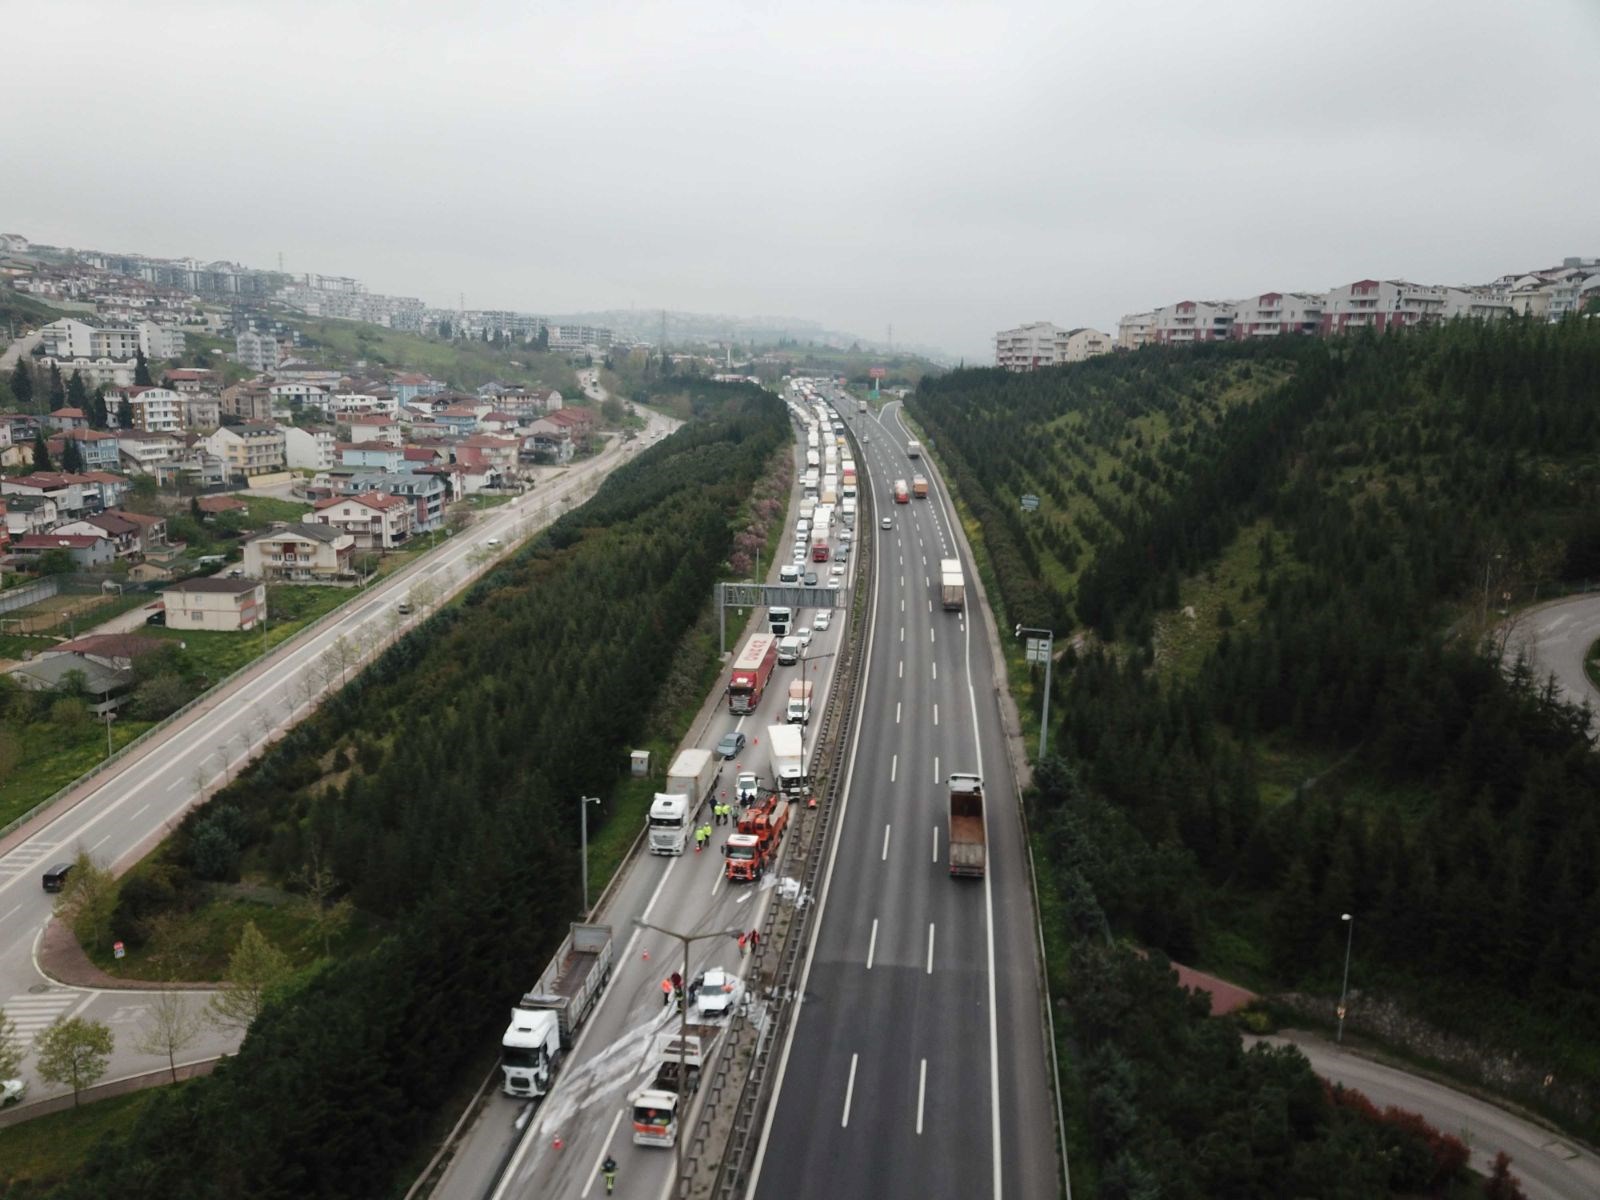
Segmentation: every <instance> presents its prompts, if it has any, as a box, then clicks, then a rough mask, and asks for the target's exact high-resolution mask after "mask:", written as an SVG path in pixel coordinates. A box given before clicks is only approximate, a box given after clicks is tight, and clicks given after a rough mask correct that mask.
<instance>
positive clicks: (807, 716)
mask: <svg viewBox="0 0 1600 1200" xmlns="http://www.w3.org/2000/svg"><path fill="white" fill-rule="evenodd" d="M811 687H812V684H811V680H809V679H796V680H792V681H791V682H790V684H789V708H788V710H787V712H786V713H785V715H784V720H785V721H787V722H788V723H789V724H790V725H804V724H806V723H807V722H808V721H810V720H811Z"/></svg>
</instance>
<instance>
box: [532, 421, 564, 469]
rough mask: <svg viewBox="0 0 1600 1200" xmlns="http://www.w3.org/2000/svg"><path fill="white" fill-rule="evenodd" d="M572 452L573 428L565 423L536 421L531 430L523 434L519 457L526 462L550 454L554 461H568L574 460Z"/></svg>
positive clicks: (551, 459)
mask: <svg viewBox="0 0 1600 1200" xmlns="http://www.w3.org/2000/svg"><path fill="white" fill-rule="evenodd" d="M572 452H573V444H572V430H570V429H568V428H567V427H566V426H564V425H555V424H549V425H546V424H544V423H542V422H541V421H535V422H534V423H533V425H532V426H531V427H530V430H529V432H526V433H524V434H523V435H522V449H521V451H520V453H519V457H520V458H521V459H522V460H523V461H524V462H538V461H539V460H540V458H541V456H548V458H549V459H550V461H552V462H556V463H567V462H571V461H572Z"/></svg>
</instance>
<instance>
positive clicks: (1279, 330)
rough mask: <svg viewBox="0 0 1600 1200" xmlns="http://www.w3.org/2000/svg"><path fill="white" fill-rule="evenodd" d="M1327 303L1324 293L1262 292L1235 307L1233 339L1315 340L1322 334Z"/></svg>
mask: <svg viewBox="0 0 1600 1200" xmlns="http://www.w3.org/2000/svg"><path fill="white" fill-rule="evenodd" d="M1327 302H1328V298H1327V296H1325V295H1324V294H1323V293H1321V292H1262V293H1261V295H1259V296H1252V297H1251V298H1250V299H1248V300H1241V301H1239V302H1238V303H1237V304H1235V305H1234V306H1233V331H1232V336H1233V337H1234V338H1236V339H1238V340H1240V341H1246V340H1248V339H1250V338H1258V337H1281V336H1282V335H1283V334H1286V333H1303V334H1306V335H1308V336H1312V337H1314V336H1316V335H1317V334H1318V333H1320V332H1321V331H1322V310H1323V308H1324V306H1325V305H1326V304H1327Z"/></svg>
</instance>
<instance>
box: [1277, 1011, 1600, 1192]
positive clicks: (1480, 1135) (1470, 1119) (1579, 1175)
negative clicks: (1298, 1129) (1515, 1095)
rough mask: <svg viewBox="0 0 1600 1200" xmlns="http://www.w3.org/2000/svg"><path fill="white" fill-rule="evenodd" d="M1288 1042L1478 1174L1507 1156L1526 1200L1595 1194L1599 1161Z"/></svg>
mask: <svg viewBox="0 0 1600 1200" xmlns="http://www.w3.org/2000/svg"><path fill="white" fill-rule="evenodd" d="M1260 1040H1261V1041H1264V1042H1268V1043H1270V1044H1273V1045H1280V1046H1281V1045H1285V1044H1292V1045H1293V1046H1294V1047H1295V1048H1296V1049H1298V1050H1299V1051H1300V1052H1301V1053H1302V1054H1304V1055H1305V1056H1306V1058H1307V1059H1309V1060H1310V1062H1311V1067H1312V1069H1313V1070H1314V1071H1316V1073H1317V1074H1318V1075H1321V1076H1323V1077H1324V1078H1326V1079H1330V1080H1332V1081H1333V1082H1335V1083H1342V1084H1343V1085H1344V1086H1346V1087H1350V1088H1355V1089H1357V1090H1358V1091H1361V1092H1363V1093H1365V1094H1366V1096H1367V1098H1368V1099H1369V1100H1371V1101H1372V1102H1373V1103H1374V1104H1377V1105H1378V1106H1379V1107H1380V1108H1384V1107H1388V1106H1389V1105H1391V1104H1392V1105H1395V1106H1396V1107H1399V1108H1402V1109H1405V1110H1406V1111H1408V1112H1415V1113H1421V1114H1422V1115H1423V1116H1424V1117H1426V1118H1427V1119H1428V1121H1430V1122H1431V1123H1432V1124H1434V1125H1436V1126H1438V1128H1440V1129H1442V1130H1444V1131H1445V1132H1446V1133H1453V1134H1455V1135H1456V1136H1458V1137H1460V1138H1461V1139H1462V1140H1464V1141H1465V1142H1466V1143H1467V1145H1468V1146H1469V1147H1470V1148H1471V1149H1472V1165H1473V1166H1474V1167H1475V1168H1476V1169H1478V1170H1480V1171H1483V1172H1485V1173H1487V1171H1488V1170H1489V1168H1490V1166H1491V1165H1492V1164H1493V1162H1494V1156H1495V1154H1496V1153H1497V1152H1498V1151H1501V1150H1504V1151H1505V1152H1506V1153H1507V1154H1509V1155H1510V1156H1511V1160H1512V1168H1511V1169H1512V1172H1513V1173H1514V1174H1515V1175H1517V1176H1518V1177H1519V1178H1520V1179H1521V1180H1522V1190H1523V1191H1524V1192H1526V1193H1527V1196H1528V1200H1594V1198H1595V1197H1596V1196H1600V1159H1597V1158H1596V1157H1595V1156H1594V1155H1593V1154H1590V1153H1588V1152H1586V1151H1581V1150H1579V1149H1578V1147H1576V1146H1575V1145H1573V1144H1572V1143H1571V1142H1569V1141H1566V1140H1565V1139H1563V1138H1561V1137H1559V1136H1557V1135H1556V1134H1553V1133H1550V1132H1549V1131H1548V1130H1545V1129H1542V1128H1540V1127H1539V1126H1537V1125H1534V1124H1533V1123H1531V1122H1529V1121H1524V1120H1522V1119H1521V1118H1519V1117H1515V1116H1513V1115H1512V1114H1510V1113H1508V1112H1506V1111H1505V1110H1504V1109H1500V1108H1496V1107H1495V1106H1494V1105H1492V1104H1488V1103H1486V1102H1484V1101H1482V1100H1478V1099H1475V1098H1474V1097H1472V1096H1468V1095H1466V1094H1464V1093H1462V1092H1458V1091H1455V1090H1454V1089H1453V1088H1449V1087H1446V1086H1444V1085H1443V1084H1439V1083H1434V1082H1433V1081H1432V1080H1428V1079H1419V1078H1418V1077H1417V1076H1415V1075H1408V1074H1406V1073H1405V1072H1404V1071H1397V1070H1395V1069H1394V1068H1393V1067H1386V1066H1383V1065H1382V1064H1380V1063H1375V1062H1372V1061H1370V1060H1368V1059H1365V1058H1360V1057H1358V1056H1356V1055H1353V1054H1350V1053H1347V1052H1346V1051H1344V1050H1341V1049H1340V1048H1339V1047H1338V1046H1335V1045H1331V1044H1329V1043H1328V1042H1325V1041H1323V1040H1322V1039H1321V1038H1315V1037H1311V1036H1309V1035H1304V1034H1297V1035H1296V1036H1295V1037H1294V1038H1293V1040H1292V1042H1290V1040H1289V1039H1286V1038H1281V1037H1269V1038H1262V1039H1260Z"/></svg>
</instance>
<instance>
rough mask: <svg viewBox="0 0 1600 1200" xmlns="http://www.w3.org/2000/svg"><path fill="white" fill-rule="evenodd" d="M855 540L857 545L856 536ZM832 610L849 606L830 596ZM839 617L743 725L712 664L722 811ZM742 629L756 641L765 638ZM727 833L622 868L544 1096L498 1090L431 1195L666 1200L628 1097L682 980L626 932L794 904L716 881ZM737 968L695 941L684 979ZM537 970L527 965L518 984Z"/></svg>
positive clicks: (778, 674)
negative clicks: (605, 974) (613, 953)
mask: <svg viewBox="0 0 1600 1200" xmlns="http://www.w3.org/2000/svg"><path fill="white" fill-rule="evenodd" d="M796 461H797V463H801V462H803V447H797V448H796ZM790 527H791V528H792V520H791V522H790ZM862 536H866V534H865V533H864V532H863V534H862ZM785 545H787V543H785ZM771 567H772V569H771V572H770V573H769V579H768V581H769V582H775V581H776V573H777V567H778V564H777V563H774V564H771ZM841 599H842V600H844V599H847V597H846V596H845V595H844V594H843V593H841ZM813 612H814V610H813V609H810V608H806V609H801V610H799V611H798V612H797V613H796V624H809V623H810V620H811V617H812V615H813ZM846 615H847V614H846V613H845V612H843V611H840V612H838V613H836V614H835V616H834V620H833V622H832V626H831V628H830V629H828V630H827V631H826V632H822V633H817V634H815V635H813V639H812V642H811V645H810V647H809V651H808V653H807V656H806V658H805V659H804V660H803V662H802V663H801V664H799V665H796V666H792V667H784V666H779V667H777V668H775V669H774V671H773V674H772V677H771V681H770V683H769V684H768V686H767V689H766V692H765V694H764V695H763V697H762V700H761V703H760V705H759V706H758V707H757V710H756V712H755V713H753V714H748V715H744V716H738V717H736V716H734V715H733V714H731V713H730V712H729V711H728V706H727V701H726V700H725V699H723V698H722V696H721V694H720V691H721V689H722V688H723V687H725V686H726V684H727V680H728V666H727V665H726V664H725V665H724V668H723V672H722V675H721V677H720V679H719V681H718V694H717V695H716V696H715V697H714V698H713V699H712V700H711V701H709V702H708V707H707V708H706V709H705V710H703V714H705V715H706V719H702V720H701V721H699V722H697V724H696V725H695V727H694V730H693V733H692V735H691V743H686V744H693V745H697V746H703V747H707V748H710V747H713V746H715V745H716V743H717V741H718V740H719V739H720V738H721V737H722V735H723V734H724V733H726V732H728V731H729V730H732V729H738V730H741V731H743V732H744V734H745V735H746V737H747V738H748V739H750V744H749V745H748V746H747V747H746V749H745V751H744V752H743V754H742V755H741V756H739V757H738V758H736V759H735V760H733V761H729V762H725V763H724V765H723V771H722V777H721V780H720V782H719V784H718V788H719V789H720V790H721V791H722V792H725V793H726V794H728V796H729V797H730V798H731V795H732V790H733V784H734V779H735V776H736V775H737V774H738V772H739V770H741V769H744V770H751V771H755V772H757V773H759V774H760V775H761V776H763V781H764V782H765V783H767V784H770V782H771V770H770V767H769V765H768V760H767V753H766V751H767V746H766V743H767V737H766V729H767V726H769V725H771V724H773V723H777V722H781V721H782V719H783V716H782V710H783V708H784V706H785V704H786V699H787V687H788V683H789V682H790V681H791V680H793V679H796V678H799V672H800V671H801V670H802V669H803V670H804V671H805V673H806V677H807V678H809V679H811V680H813V682H814V683H815V695H814V704H815V708H814V711H815V712H817V713H820V712H821V711H822V706H823V705H824V704H825V703H826V699H827V695H828V693H829V691H830V690H831V688H832V684H833V676H834V669H835V663H836V661H837V660H836V658H835V657H834V653H835V650H836V649H837V646H838V644H839V642H838V640H839V638H841V637H842V636H844V632H845V630H846V629H847V627H848V622H847V620H846V619H845V618H846ZM735 628H736V627H735V625H734V623H733V622H731V621H730V625H729V635H728V636H729V647H728V649H729V652H730V656H732V655H736V654H737V652H738V649H739V647H740V645H741V644H742V637H740V636H739V635H737V634H736V632H735ZM753 628H761V629H763V630H764V628H765V626H764V625H761V626H756V627H753ZM730 661H731V657H730ZM811 732H814V726H813V727H812V729H811V730H810V731H808V734H807V738H808V740H807V742H806V754H807V757H808V758H809V755H810V753H811V743H810V740H809V737H810V733H811ZM730 832H732V830H731V829H730V828H729V827H726V826H723V827H720V828H717V829H716V830H715V834H716V836H715V837H714V838H713V840H712V844H711V845H710V846H709V847H708V848H707V849H706V850H705V851H704V852H703V853H701V854H696V853H695V852H694V851H693V850H692V849H691V850H690V851H689V852H688V853H686V854H684V855H683V856H681V857H671V856H657V855H651V854H648V853H641V854H640V855H638V856H636V857H635V858H633V859H632V860H631V861H630V862H628V863H627V864H626V865H625V866H624V868H623V874H622V877H621V878H620V879H619V880H618V882H617V884H616V889H615V891H614V893H613V894H612V896H611V897H610V898H609V899H608V900H607V901H606V903H605V907H604V911H603V912H601V913H598V914H597V915H596V917H595V919H596V920H600V921H604V922H606V923H608V924H610V925H611V926H612V928H613V929H614V931H615V935H614V936H615V940H616V946H617V958H616V965H615V969H614V973H613V975H612V979H611V983H610V985H609V986H608V987H607V989H606V991H605V993H604V994H603V995H602V997H601V999H600V1001H599V1004H598V1007H597V1008H596V1009H595V1011H594V1013H593V1015H592V1016H591V1017H590V1018H589V1020H588V1021H587V1022H586V1023H585V1024H584V1026H583V1029H582V1030H581V1032H580V1033H579V1035H578V1037H577V1038H576V1040H575V1042H574V1045H573V1047H572V1049H571V1050H570V1051H569V1053H568V1054H567V1056H566V1060H565V1063H564V1065H563V1066H562V1068H561V1071H560V1073H559V1074H558V1075H557V1077H556V1082H555V1086H554V1088H553V1089H552V1091H551V1094H550V1095H549V1096H548V1097H546V1098H545V1099H544V1101H543V1102H542V1103H540V1104H538V1105H537V1106H530V1105H529V1104H528V1103H527V1102H526V1101H522V1100H517V1099H514V1098H512V1097H508V1096H506V1095H505V1094H504V1093H503V1092H501V1091H500V1090H499V1084H498V1080H496V1081H495V1083H494V1085H493V1087H494V1091H493V1093H492V1094H491V1095H489V1096H488V1097H487V1098H486V1101H485V1104H484V1106H483V1108H482V1110H481V1111H480V1112H479V1113H478V1114H477V1115H476V1116H475V1118H474V1119H473V1120H472V1122H471V1123H470V1124H469V1126H468V1128H467V1129H466V1131H465V1132H464V1134H463V1137H462V1140H461V1142H460V1144H459V1145H458V1146H457V1148H456V1150H455V1152H454V1154H453V1155H452V1157H451V1160H450V1163H449V1166H448V1168H447V1169H446V1171H445V1174H444V1176H443V1178H442V1179H441V1180H440V1183H439V1185H438V1186H437V1188H436V1189H435V1190H434V1192H433V1195H434V1196H436V1197H450V1198H453V1200H480V1198H481V1197H485V1196H495V1197H505V1198H509V1197H558V1196H559V1197H584V1196H588V1195H590V1194H591V1192H592V1191H594V1192H599V1193H601V1194H603V1192H604V1188H603V1186H602V1185H601V1184H600V1174H599V1168H600V1163H601V1162H602V1161H603V1160H604V1159H605V1157H606V1156H607V1155H608V1154H609V1155H611V1156H612V1157H613V1158H615V1159H616V1161H617V1164H618V1172H617V1177H618V1185H617V1186H618V1191H619V1193H620V1194H624V1195H631V1196H645V1195H649V1196H655V1195H664V1194H665V1192H666V1190H667V1189H668V1188H669V1187H670V1186H671V1180H672V1177H673V1172H674V1154H673V1152H672V1151H670V1150H665V1149H662V1148H659V1147H647V1146H636V1145H634V1144H633V1141H632V1133H633V1130H632V1124H631V1122H630V1121H629V1119H628V1117H627V1104H628V1099H627V1098H628V1096H629V1095H630V1094H631V1093H632V1092H633V1091H635V1090H636V1089H637V1088H639V1087H640V1086H641V1085H642V1084H643V1082H644V1081H645V1072H646V1068H647V1065H648V1062H647V1058H648V1054H649V1051H650V1048H651V1043H652V1040H653V1038H654V1035H655V1034H656V1032H658V1031H659V1030H660V1029H661V1028H662V1027H663V1022H667V1021H670V1022H671V1023H672V1025H673V1027H674V1028H675V1027H676V1023H677V1016H676V1013H675V1012H673V1011H671V1010H669V1009H667V1008H665V1007H664V1006H663V1004H662V999H661V996H662V993H661V980H662V979H663V978H664V977H666V976H667V975H669V974H671V972H673V971H675V970H679V971H681V970H682V963H683V958H682V949H681V945H680V943H679V942H677V941H676V940H675V939H669V938H667V937H666V936H664V935H662V934H659V933H655V932H653V931H649V930H642V929H638V928H636V927H635V925H634V924H633V922H634V920H635V919H638V920H646V921H649V922H650V923H651V924H653V925H657V926H661V927H663V928H666V929H672V930H676V931H678V932H680V933H684V934H693V933H704V932H710V931H717V930H729V929H738V930H747V929H750V928H754V927H757V926H759V925H761V924H762V920H763V914H764V913H765V911H766V908H767V906H768V905H771V904H791V903H794V902H795V899H796V898H795V896H794V895H792V894H790V893H789V889H788V885H787V883H786V881H784V880H783V879H781V878H780V877H778V876H776V875H768V876H767V878H766V879H765V880H763V881H762V882H761V883H760V884H758V885H755V886H751V885H748V884H742V883H741V884H728V883H727V882H725V881H724V879H723V860H722V856H721V853H720V847H721V845H722V844H723V841H724V840H725V837H726V835H727V834H728V833H730ZM786 836H787V835H786ZM749 961H750V960H749V959H747V958H741V956H740V953H739V948H738V945H737V944H736V942H735V941H734V940H733V939H732V938H731V937H730V938H728V939H726V940H724V939H722V938H712V939H708V940H705V941H699V942H696V943H695V944H694V946H693V952H692V954H691V956H690V975H691V977H692V976H693V975H695V974H697V973H698V972H699V971H701V970H703V969H704V968H705V967H707V966H710V965H720V966H722V967H724V968H726V969H728V970H730V971H734V972H737V973H739V974H740V975H741V976H742V975H744V974H745V973H746V972H747V971H748V967H749ZM543 966H544V964H543V963H529V964H528V981H529V983H530V984H532V982H533V980H534V979H535V977H536V976H537V975H538V973H539V971H540V970H541V969H542V968H543ZM756 990H757V989H753V988H752V989H750V990H749V993H748V994H749V996H750V998H751V1000H752V1002H753V1003H755V1005H756V1012H757V1014H758V1019H759V1011H760V1003H759V998H758V997H756V996H755V992H756ZM515 1000H516V997H515V996H508V997H506V1008H507V1016H508V1017H509V1015H510V1006H511V1004H512V1003H513V1002H514V1001H515ZM691 1125H692V1122H691ZM524 1127H525V1128H526V1133H525V1135H524V1134H523V1128H524ZM558 1143H559V1144H558ZM502 1165H503V1166H504V1168H505V1169H504V1173H503V1176H502V1175H501V1168H502ZM497 1178H498V1179H499V1182H498V1184H497V1182H496V1180H497Z"/></svg>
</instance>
